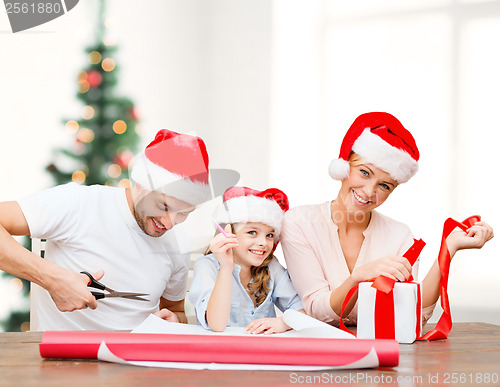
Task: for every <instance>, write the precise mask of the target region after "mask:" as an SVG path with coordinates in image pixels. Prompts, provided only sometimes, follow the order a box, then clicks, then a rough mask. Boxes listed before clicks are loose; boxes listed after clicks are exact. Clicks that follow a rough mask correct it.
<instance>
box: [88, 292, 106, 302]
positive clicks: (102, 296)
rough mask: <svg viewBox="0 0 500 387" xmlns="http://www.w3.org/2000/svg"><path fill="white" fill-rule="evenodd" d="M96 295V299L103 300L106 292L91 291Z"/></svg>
mask: <svg viewBox="0 0 500 387" xmlns="http://www.w3.org/2000/svg"><path fill="white" fill-rule="evenodd" d="M90 293H92V295H93V296H94V297H95V299H96V300H101V299H103V298H104V293H99V292H90Z"/></svg>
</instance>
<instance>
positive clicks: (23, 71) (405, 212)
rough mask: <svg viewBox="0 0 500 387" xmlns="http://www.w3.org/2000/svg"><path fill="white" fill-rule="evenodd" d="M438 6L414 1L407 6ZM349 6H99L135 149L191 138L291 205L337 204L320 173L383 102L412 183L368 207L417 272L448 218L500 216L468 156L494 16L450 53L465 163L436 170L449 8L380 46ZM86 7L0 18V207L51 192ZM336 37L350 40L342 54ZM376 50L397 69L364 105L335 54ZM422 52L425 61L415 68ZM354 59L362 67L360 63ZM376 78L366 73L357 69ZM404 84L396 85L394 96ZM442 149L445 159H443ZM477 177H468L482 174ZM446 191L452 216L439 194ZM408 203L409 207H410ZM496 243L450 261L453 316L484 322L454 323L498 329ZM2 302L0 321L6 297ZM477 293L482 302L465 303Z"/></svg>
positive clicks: (448, 99) (174, 1)
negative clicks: (406, 230) (394, 232)
mask: <svg viewBox="0 0 500 387" xmlns="http://www.w3.org/2000/svg"><path fill="white" fill-rule="evenodd" d="M448 3H449V1H448V0H440V1H439V4H438V3H435V2H433V1H426V2H421V1H418V2H415V4H418V6H417V5H416V7H417V8H418V7H421V6H423V5H425V4H428V5H429V4H430V5H436V6H438V5H443V6H445V5H446V4H448ZM490 3H498V2H497V1H493V2H490ZM339 4H344V6H345V7H346V10H345V12H346V14H348V15H351V16H348V17H347V18H346V19H345V20H339V19H335V17H333V19H332V15H333V16H335V15H336V13H335V12H334V11H335V9H336V8H335V6H336V7H337V10H338V7H339ZM354 4H355V3H346V2H345V1H337V0H323V1H321V0H307V1H306V0H273V1H268V0H148V1H143V2H139V1H135V0H109V1H108V15H109V17H110V20H109V23H110V28H109V33H110V35H111V36H112V37H114V38H115V39H116V42H117V44H118V47H119V49H118V55H117V63H118V65H119V71H120V80H121V81H120V85H119V89H120V91H121V93H122V94H123V95H125V96H128V97H131V98H132V100H133V101H134V102H135V103H136V106H137V108H138V111H139V114H140V117H141V121H142V133H143V145H146V144H147V143H148V142H149V141H150V140H151V139H152V137H153V136H154V133H155V132H156V131H157V130H158V129H161V128H168V129H172V130H176V131H181V132H191V133H194V134H197V135H200V136H201V137H203V138H204V139H205V140H206V143H207V147H208V149H209V153H210V158H211V166H212V167H215V168H224V167H230V168H233V169H236V170H237V171H239V172H240V173H241V175H242V180H241V182H240V184H244V185H248V186H251V187H255V188H265V187H268V186H269V185H273V186H277V187H279V188H282V189H284V190H285V191H286V192H287V193H288V194H289V196H290V200H291V203H292V206H295V205H299V204H303V203H315V202H319V201H322V200H328V199H332V198H333V197H334V195H335V194H336V190H337V189H338V185H337V183H335V182H333V181H331V180H330V178H329V177H328V175H327V165H328V162H329V161H330V160H331V158H333V157H336V156H337V152H338V147H339V145H340V141H341V137H342V135H343V133H344V131H345V130H346V129H347V126H348V125H349V124H350V123H351V121H352V120H353V119H354V117H355V116H356V115H357V114H359V113H361V112H363V111H365V110H371V108H372V107H373V108H377V109H382V108H384V106H385V105H384V104H388V105H387V106H389V108H388V109H387V110H390V111H391V112H394V113H395V114H396V115H397V116H398V117H400V118H401V120H402V121H403V122H404V123H405V124H407V125H408V126H409V127H411V128H418V129H417V130H418V131H419V132H417V134H418V136H417V134H416V137H417V139H420V142H419V144H420V148H421V151H422V155H423V156H422V168H421V170H420V172H419V174H418V175H417V177H415V179H414V180H412V181H411V182H409V183H408V185H406V186H402V187H400V188H401V189H399V188H398V191H399V192H396V193H395V195H394V198H391V200H392V201H390V202H388V203H386V204H385V205H384V208H382V209H381V210H382V212H385V213H387V214H389V215H391V216H395V217H397V218H398V219H400V220H402V221H404V222H407V223H408V224H409V225H410V226H411V227H412V228H413V230H414V231H415V233H416V234H417V235H418V236H421V237H422V238H424V239H425V240H426V241H427V242H428V244H429V246H428V247H427V248H426V249H428V251H429V252H428V253H426V254H427V257H426V262H425V265H427V267H428V266H429V264H430V263H431V262H432V260H433V259H434V257H435V255H436V254H437V252H436V250H437V246H438V245H439V232H440V227H441V225H442V221H443V220H444V217H446V216H454V217H457V218H459V219H460V218H462V217H465V216H467V215H469V214H470V213H471V212H480V213H481V214H482V215H484V216H485V217H486V218H488V219H490V218H491V219H493V221H492V224H493V225H494V226H495V222H496V223H497V224H498V222H499V221H500V219H498V215H495V214H494V213H493V212H494V211H495V206H494V203H492V202H491V201H490V199H489V198H490V197H491V194H492V193H493V195H494V193H495V192H496V191H495V188H494V186H493V183H494V182H495V177H494V173H492V174H491V175H489V172H488V170H489V169H488V168H492V167H490V165H493V163H491V164H490V163H488V161H486V162H485V161H484V159H482V160H483V161H482V164H481V163H480V164H479V165H477V162H476V160H477V157H478V155H477V153H474V149H476V148H473V147H472V146H469V145H475V146H476V145H477V146H479V147H481V146H486V148H485V149H486V151H487V153H486V154H485V155H481V157H485V158H486V160H488V159H487V157H491V156H492V155H494V154H495V145H494V144H495V143H496V142H495V141H486V143H482V144H481V143H480V141H479V138H481V139H482V138H486V139H490V138H492V137H491V136H492V134H491V131H492V129H491V128H496V126H497V124H496V121H495V119H496V117H495V114H494V112H495V111H496V108H495V106H498V104H499V103H500V101H498V97H497V95H496V93H492V94H491V96H490V97H489V98H481V96H482V93H484V90H482V89H481V88H480V87H479V86H480V85H484V84H491V85H496V84H497V83H498V82H499V80H498V79H499V78H498V71H496V68H498V66H497V65H496V64H498V63H500V62H499V60H498V58H497V57H496V56H495V53H494V50H488V47H492V43H491V42H490V43H488V36H497V32H498V31H497V29H498V28H497V27H496V25H498V24H496V19H492V20H491V21H490V22H487V21H484V22H483V21H481V20H480V21H478V22H477V23H475V24H470V25H469V27H468V28H469V30H468V31H470V34H469V35H468V36H470V38H468V39H466V40H464V46H463V51H462V55H463V57H464V58H468V59H469V60H468V61H464V60H463V59H460V60H461V62H460V63H461V65H462V67H461V68H462V69H463V70H464V72H463V74H464V75H463V77H464V79H463V82H462V83H461V85H462V87H463V90H460V91H461V93H462V94H461V95H462V97H461V100H460V103H461V104H462V106H463V109H461V110H460V111H461V115H460V123H461V125H462V126H463V125H466V128H467V130H468V131H465V132H462V133H468V134H467V135H465V136H463V135H462V136H461V137H460V141H459V142H458V143H459V146H460V148H459V150H460V152H461V153H460V154H463V155H464V156H465V157H467V159H462V158H457V157H456V153H455V154H453V153H451V154H450V158H449V159H447V157H446V154H444V153H443V154H441V153H440V150H441V149H442V146H441V142H446V141H448V139H443V138H444V137H443V135H444V133H443V132H437V131H435V132H433V131H432V130H431V131H427V132H423V131H422V132H420V130H421V128H423V127H426V125H427V123H428V122H429V121H432V122H433V125H436V126H435V127H436V128H438V129H440V128H444V130H445V131H447V132H448V133H449V132H452V131H453V130H454V129H455V127H454V126H453V125H454V124H455V123H456V122H454V121H453V120H454V118H453V117H455V118H456V117H457V114H456V113H455V115H453V114H451V113H450V111H451V110H450V109H451V105H452V103H453V101H454V99H453V98H455V97H454V96H455V92H456V90H453V89H450V88H449V85H450V83H451V82H453V79H450V75H449V74H450V72H451V71H452V70H453V69H454V68H455V67H456V66H457V60H458V59H457V57H456V56H453V55H451V56H446V55H448V54H446V53H445V52H444V51H443V50H444V49H449V48H450V44H449V43H450V37H451V36H452V35H451V34H452V31H451V32H450V30H448V29H447V28H448V27H447V26H446V22H445V23H444V24H440V20H442V19H445V18H446V17H447V16H446V10H444V11H443V12H442V13H441V14H439V15H437V16H435V17H431V18H427V19H426V18H425V15H422V14H420V13H416V14H414V15H413V14H404V17H405V18H406V19H405V20H410V21H411V20H413V24H407V23H400V24H397V23H396V24H394V25H391V26H390V27H388V28H389V30H387V31H389V32H391V33H390V34H388V35H384V30H382V29H380V26H381V25H382V23H385V22H386V20H385V19H381V20H382V21H381V22H376V21H375V22H373V21H372V22H371V23H372V24H371V25H372V26H373V28H372V29H371V30H370V28H367V26H369V25H370V23H365V22H363V23H361V25H360V24H359V22H358V21H357V20H354V19H349V17H352V14H349V12H351V11H352V10H349V9H348V8H349V7H350V6H351V5H352V6H353V7H354ZM356 4H357V5H359V4H360V3H358V2H356ZM376 4H383V5H384V6H385V7H386V8H383V7H382V6H380V7H379V8H380V9H382V8H383V9H385V10H387V9H388V10H390V9H391V8H390V7H393V6H397V7H399V8H396V10H398V9H399V10H400V9H401V7H402V4H403V3H401V2H398V1H393V0H377V2H373V1H369V2H367V3H366V7H369V9H377V6H376ZM96 5H97V2H96V1H95V0H85V1H81V2H80V3H79V4H78V5H77V6H76V7H75V8H74V9H73V10H71V11H70V12H69V13H68V14H67V15H65V16H63V17H60V18H58V19H56V20H54V21H52V22H50V23H48V24H45V25H42V26H39V27H36V28H34V29H32V30H29V31H26V32H23V33H17V34H12V33H10V26H9V24H8V20H7V15H6V14H5V13H3V12H0V47H1V49H2V56H1V59H0V70H1V71H0V134H1V140H0V160H1V161H2V162H0V179H1V189H0V200H1V201H3V200H14V199H17V198H20V197H24V196H26V195H28V194H30V193H32V192H35V191H38V190H39V189H42V188H44V187H47V186H49V185H51V184H52V181H51V179H50V176H49V175H48V174H47V173H45V172H44V167H45V166H46V164H47V163H48V161H49V160H50V152H51V150H52V149H53V148H54V147H56V146H65V145H69V144H71V143H72V141H73V140H72V137H71V136H70V135H68V134H67V133H66V132H65V130H64V126H63V124H62V122H61V120H62V119H63V118H73V117H74V116H75V115H77V114H79V111H80V108H81V105H80V103H79V102H78V101H77V100H76V98H75V93H76V90H77V87H76V86H77V85H76V80H75V79H76V76H77V74H78V72H79V71H80V69H81V68H82V67H83V66H84V63H85V60H86V57H85V53H84V47H86V45H88V44H91V43H92V42H93V41H94V39H93V35H92V32H93V26H94V23H95V19H96V10H97V8H96ZM0 7H1V6H0ZM402 8H404V7H402ZM367 9H368V8H367ZM332 12H333V13H332ZM490 13H491V14H493V12H490ZM440 18H441V19H440ZM424 19H425V21H426V26H429V28H430V29H429V28H427V29H426V31H427V32H425V33H422V34H421V35H419V34H418V33H414V31H413V29H412V25H414V26H418V23H419V20H424ZM332 20H333V22H332ZM332 23H333V24H332ZM429 23H430V24H429ZM363 31H364V33H366V34H368V35H370V37H371V38H372V40H371V43H370V46H369V47H366V44H367V43H366V42H367V41H369V40H366V39H365V38H364V36H363V35H362V34H361V35H360V33H361V32H363ZM377 33H378V34H379V35H378V36H379V38H377V39H375V37H376V36H377V35H376V34H377ZM356 34H358V35H356ZM398 34H400V35H401V36H403V35H405V36H410V35H408V34H413V35H411V40H410V41H407V42H404V43H402V44H403V45H402V46H401V47H392V46H391V45H392V44H393V43H391V42H393V40H391V39H393V38H394V36H398ZM356 36H357V37H356ZM474 36H475V38H474ZM347 38H349V39H351V38H352V39H353V40H351V43H350V42H349V40H348V39H347ZM477 41H483V43H484V44H483V45H478V44H477ZM431 43H436V44H438V45H437V46H436V47H437V48H436V47H434V48H430V47H429V44H431ZM378 44H382V49H384V50H386V51H387V52H395V53H399V57H397V58H398V62H394V60H395V59H394V58H391V60H390V61H391V65H392V66H394V69H393V70H394V75H395V76H397V79H398V81H397V82H395V81H392V82H391V81H390V79H389V80H388V81H387V86H388V88H387V89H386V90H385V91H386V93H384V94H383V98H381V96H380V95H377V98H378V99H376V101H377V102H376V103H374V104H372V102H373V100H374V99H375V98H370V96H371V94H365V95H364V96H362V98H360V96H359V95H357V94H356V93H355V91H356V89H355V88H354V87H349V82H350V81H351V80H352V81H356V78H355V77H354V76H353V71H354V70H359V69H360V68H361V69H363V67H350V64H349V62H347V61H345V60H344V59H345V58H349V57H352V58H357V56H359V57H360V58H362V55H361V54H362V50H360V49H356V48H357V47H358V46H359V45H361V46H363V45H365V46H364V47H363V49H374V50H376V49H377V45H378ZM439 44H440V45H441V46H439ZM413 48H415V50H413ZM360 53H361V54H360ZM417 53H418V55H417ZM422 55H424V56H425V58H428V60H427V61H421V62H419V60H420V59H419V58H421V56H422ZM339 58H340V59H341V60H339ZM357 62H360V63H361V64H362V59H360V60H358V61H357ZM355 64H356V63H355ZM358 64H359V63H358ZM365 64H366V63H365ZM412 66H413V67H412ZM366 68H368V66H367V67H366ZM383 68H384V67H383V66H382V65H380V63H378V64H377V65H376V66H371V70H370V71H372V72H374V73H376V72H377V71H378V69H383ZM408 74H410V75H411V79H410V76H409V75H408ZM364 76H365V78H362V77H361V78H358V79H357V81H358V83H357V84H356V87H358V88H359V87H360V85H367V83H368V82H369V81H370V79H371V78H373V76H371V73H366V74H364ZM405 79H408V85H407V87H406V88H404V89H400V86H401V82H403V81H404V80H405ZM410 81H411V82H410ZM374 85H377V83H374ZM399 90H403V93H402V94H401V97H400V96H396V97H394V96H392V97H391V96H390V94H394V92H393V91H399ZM415 90H417V91H418V94H415ZM426 90H427V91H428V97H429V99H428V100H427V99H426V100H423V99H420V100H418V98H417V100H416V101H412V102H406V101H407V97H406V96H407V95H413V96H415V95H418V96H420V95H422V93H424V92H425V91H426ZM450 90H451V91H450ZM387 91H391V93H388V92H387ZM423 95H424V97H425V93H424V94H423ZM405 98H406V100H405ZM419 98H420V97H419ZM419 101H420V102H422V101H423V103H420V102H419ZM435 101H437V102H435ZM469 107H474V109H475V110H474V109H472V108H469ZM424 108H425V109H424ZM423 111H425V114H424V113H422V112H423ZM450 117H451V118H450ZM479 128H480V129H481V132H479V131H478V130H479ZM474 133H481V135H480V136H474V135H471V134H474ZM433 138H436V139H437V140H436V141H433ZM446 144H447V145H444V144H443V147H444V148H445V149H449V148H452V149H451V150H454V149H453V146H452V145H449V144H448V143H446ZM457 160H459V164H458V166H457V169H456V171H458V172H456V171H455V177H452V178H451V179H452V182H450V180H448V179H449V178H448V177H446V178H444V179H445V180H443V178H442V177H441V176H442V175H443V173H442V171H443V170H444V168H449V167H450V165H451V166H453V165H454V164H453V163H454V162H456V161H457ZM476 169H477V170H480V171H481V174H480V175H479V176H481V177H480V178H479V179H478V178H477V177H476V176H478V175H476V174H475V171H476ZM437 171H439V172H440V173H439V174H438V173H436V172H437ZM462 171H463V173H462ZM457 176H458V178H459V179H461V181H462V186H461V188H463V189H461V190H460V191H459V192H460V193H457V192H456V188H455V187H456V185H455V184H456V181H457ZM453 179H454V180H453ZM431 193H433V194H432V195H431ZM450 196H452V197H453V202H454V204H453V205H452V204H451V203H450V202H449V201H448V199H447V198H449V197H450ZM408 198H416V199H415V200H413V199H412V200H411V201H410V203H408V201H409V200H408ZM423 204H425V205H426V206H429V205H431V206H432V210H426V211H427V212H426V214H425V215H426V217H427V215H428V214H429V213H434V214H435V215H434V218H432V217H431V218H430V219H431V220H430V225H429V223H428V224H427V226H426V223H425V220H426V219H427V218H426V217H424V216H421V214H422V213H423V212H424V211H423V210H422V206H423ZM493 216H496V217H493ZM193 219H194V218H193ZM494 243H495V240H494V241H493V242H491V244H490V245H489V246H487V248H485V249H484V250H483V251H481V252H468V253H466V254H465V253H464V254H461V256H460V258H459V259H457V260H456V262H454V267H453V271H452V281H451V283H450V289H451V293H452V294H451V297H452V302H453V301H454V300H455V303H458V304H460V308H461V309H460V310H462V311H465V312H464V313H463V314H460V313H457V314H455V316H462V317H463V319H475V318H476V316H479V317H478V318H479V319H488V318H489V317H481V315H478V314H475V313H474V312H467V310H470V309H471V307H472V306H473V305H479V307H480V308H481V309H482V310H485V308H486V309H488V310H489V311H490V312H489V313H490V314H489V316H493V319H496V320H495V321H497V322H500V312H499V311H500V300H499V299H498V297H497V298H493V297H492V295H493V294H498V291H499V290H500V289H498V285H495V284H497V283H499V281H498V276H497V275H496V274H495V273H496V272H497V271H498V270H497V269H498V260H497V259H496V258H495V254H496V253H495V245H494ZM425 265H424V266H425ZM492 268H493V269H494V270H492ZM495 268H496V269H495ZM495 286H497V287H495ZM4 289H5V288H4ZM1 294H2V295H1V296H0V300H1V304H0V318H1V313H2V312H1V308H2V307H3V306H5V305H6V304H7V301H5V300H6V299H7V298H8V299H9V302H11V301H10V300H11V298H12V292H11V293H4V292H3V291H2V293H1ZM474 294H477V295H478V296H479V301H477V300H474V298H472V296H471V295H474ZM452 305H453V303H452ZM490 305H492V306H493V307H490ZM495 308H496V309H495Z"/></svg>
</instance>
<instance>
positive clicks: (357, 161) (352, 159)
mask: <svg viewBox="0 0 500 387" xmlns="http://www.w3.org/2000/svg"><path fill="white" fill-rule="evenodd" d="M348 161H349V164H350V165H352V166H353V167H357V166H359V165H363V164H366V162H365V160H363V159H362V158H361V156H360V155H358V154H357V153H354V152H353V151H351V154H350V155H349V158H348Z"/></svg>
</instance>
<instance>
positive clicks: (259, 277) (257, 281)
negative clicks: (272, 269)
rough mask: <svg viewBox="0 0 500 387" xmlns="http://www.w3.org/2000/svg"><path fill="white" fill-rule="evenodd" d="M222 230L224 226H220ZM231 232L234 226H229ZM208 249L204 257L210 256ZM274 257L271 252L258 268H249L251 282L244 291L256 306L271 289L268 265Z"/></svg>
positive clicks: (233, 231)
mask: <svg viewBox="0 0 500 387" xmlns="http://www.w3.org/2000/svg"><path fill="white" fill-rule="evenodd" d="M221 226H222V228H224V227H225V226H226V225H225V224H224V225H221ZM231 232H232V233H233V234H234V233H235V230H234V224H231ZM211 253H212V252H211V251H210V248H207V251H206V252H205V255H208V254H211ZM273 257H274V255H273V252H272V251H271V252H270V253H269V255H268V256H267V257H266V259H264V261H263V262H262V263H261V264H260V265H259V266H252V267H251V268H250V274H251V275H252V278H251V281H250V282H249V283H248V285H247V286H246V287H245V288H246V291H247V292H248V294H249V295H250V297H251V296H252V295H253V296H255V303H256V304H257V306H259V305H260V304H262V303H263V302H264V301H265V299H266V297H267V293H268V292H269V290H271V288H270V287H269V286H267V284H268V283H269V280H270V279H271V274H270V273H269V263H270V262H271V261H272V259H273ZM252 280H253V281H252Z"/></svg>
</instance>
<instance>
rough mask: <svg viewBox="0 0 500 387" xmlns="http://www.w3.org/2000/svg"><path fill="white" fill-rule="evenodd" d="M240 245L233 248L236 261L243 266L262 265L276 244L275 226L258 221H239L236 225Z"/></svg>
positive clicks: (235, 229) (235, 232)
mask: <svg viewBox="0 0 500 387" xmlns="http://www.w3.org/2000/svg"><path fill="white" fill-rule="evenodd" d="M234 234H235V235H236V239H238V244H239V245H238V246H237V247H235V248H233V257H234V262H235V263H237V264H238V265H240V266H241V267H245V268H250V267H251V266H260V265H261V264H262V262H264V259H266V257H267V256H268V255H269V253H271V251H272V249H273V246H274V228H272V227H270V226H268V225H266V224H263V223H257V222H247V223H238V224H236V225H235V227H234Z"/></svg>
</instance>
